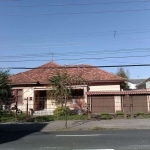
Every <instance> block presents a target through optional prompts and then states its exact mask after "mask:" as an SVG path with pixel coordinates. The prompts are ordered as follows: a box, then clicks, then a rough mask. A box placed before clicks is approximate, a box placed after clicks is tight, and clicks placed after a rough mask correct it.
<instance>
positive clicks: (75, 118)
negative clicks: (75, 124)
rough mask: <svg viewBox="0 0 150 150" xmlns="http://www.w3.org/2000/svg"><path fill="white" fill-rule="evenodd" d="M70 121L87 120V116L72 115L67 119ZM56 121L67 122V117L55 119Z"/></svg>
mask: <svg viewBox="0 0 150 150" xmlns="http://www.w3.org/2000/svg"><path fill="white" fill-rule="evenodd" d="M67 118H68V120H87V119H88V117H87V115H70V116H68V117H67ZM55 119H56V120H65V116H60V117H58V118H55Z"/></svg>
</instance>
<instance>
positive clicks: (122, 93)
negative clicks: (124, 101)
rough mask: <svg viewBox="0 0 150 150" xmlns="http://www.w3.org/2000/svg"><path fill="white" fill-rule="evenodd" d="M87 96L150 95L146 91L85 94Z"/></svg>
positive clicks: (149, 92)
mask: <svg viewBox="0 0 150 150" xmlns="http://www.w3.org/2000/svg"><path fill="white" fill-rule="evenodd" d="M87 95H150V91H146V90H139V91H136V90H130V91H102V92H87Z"/></svg>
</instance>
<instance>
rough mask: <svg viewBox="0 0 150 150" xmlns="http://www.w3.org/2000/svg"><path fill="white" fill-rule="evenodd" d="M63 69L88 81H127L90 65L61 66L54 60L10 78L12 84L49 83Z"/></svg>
mask: <svg viewBox="0 0 150 150" xmlns="http://www.w3.org/2000/svg"><path fill="white" fill-rule="evenodd" d="M63 70H66V71H67V73H68V74H69V75H70V76H72V77H75V76H78V75H80V76H82V78H83V79H84V80H86V81H98V82H103V81H118V82H121V81H125V79H124V78H121V77H119V76H117V75H114V74H112V73H108V72H106V71H104V70H101V69H98V68H96V67H93V66H90V65H74V66H61V65H58V64H56V63H54V62H49V63H47V64H44V65H42V66H39V67H37V68H35V69H32V70H29V71H25V72H21V73H18V74H15V75H12V76H10V77H9V79H10V81H11V83H12V84H21V83H36V82H40V83H48V78H50V77H52V76H53V75H55V74H56V73H57V72H58V71H59V72H62V71H63Z"/></svg>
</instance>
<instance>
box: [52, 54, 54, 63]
mask: <svg viewBox="0 0 150 150" xmlns="http://www.w3.org/2000/svg"><path fill="white" fill-rule="evenodd" d="M53 56H54V53H52V62H53Z"/></svg>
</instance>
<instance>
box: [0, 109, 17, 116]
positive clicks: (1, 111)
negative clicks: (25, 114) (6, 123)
mask: <svg viewBox="0 0 150 150" xmlns="http://www.w3.org/2000/svg"><path fill="white" fill-rule="evenodd" d="M14 116H15V114H14V113H13V112H12V111H7V110H0V117H14Z"/></svg>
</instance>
